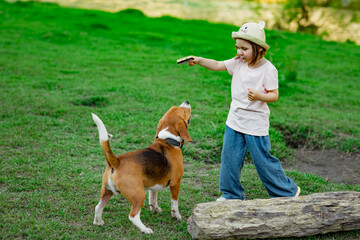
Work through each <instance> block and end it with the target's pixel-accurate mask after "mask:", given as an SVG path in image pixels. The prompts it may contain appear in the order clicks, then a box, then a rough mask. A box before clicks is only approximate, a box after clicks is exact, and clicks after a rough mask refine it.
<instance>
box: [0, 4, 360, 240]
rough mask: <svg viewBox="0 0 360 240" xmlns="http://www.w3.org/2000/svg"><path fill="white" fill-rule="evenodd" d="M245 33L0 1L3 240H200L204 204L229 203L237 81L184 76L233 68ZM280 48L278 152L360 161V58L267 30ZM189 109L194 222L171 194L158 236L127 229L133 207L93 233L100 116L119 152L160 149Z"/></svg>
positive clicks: (276, 57)
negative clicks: (166, 126)
mask: <svg viewBox="0 0 360 240" xmlns="http://www.w3.org/2000/svg"><path fill="white" fill-rule="evenodd" d="M237 29H238V27H235V26H229V25H222V24H211V23H208V22H205V21H183V20H180V19H176V18H171V17H162V18H148V17H146V16H145V15H144V14H142V13H141V12H140V11H137V10H125V11H121V12H118V13H105V12H100V11H88V10H80V9H67V8H60V7H59V6H57V5H54V4H40V3H38V2H16V3H12V4H11V3H8V2H4V1H1V0H0V32H1V34H0V56H1V57H0V129H1V133H2V134H1V141H0V156H1V158H0V160H1V166H2V167H1V174H0V184H1V188H0V189H1V194H0V204H1V236H2V238H3V239H17V238H27V239H113V238H120V239H189V235H188V234H187V230H186V227H187V226H186V219H187V218H188V217H189V216H190V214H191V211H192V209H193V207H194V205H195V204H196V203H199V202H204V201H213V200H214V199H216V198H217V197H219V195H220V194H219V190H218V177H219V164H217V163H218V162H219V161H220V152H221V146H222V137H223V131H224V126H225V125H224V124H225V120H226V116H227V113H228V109H229V104H230V101H231V96H230V76H229V75H228V74H227V73H225V72H221V73H218V72H210V71H208V70H206V69H203V68H198V67H193V68H190V67H188V66H184V65H180V66H179V65H177V64H176V59H178V58H181V57H183V56H186V55H190V54H193V55H200V56H204V57H211V58H215V59H219V60H221V59H229V58H231V57H233V56H234V54H235V52H234V49H233V45H234V42H233V40H232V39H231V37H229V36H230V35H229V33H230V32H231V31H233V30H237ZM267 39H268V42H269V44H270V45H271V46H272V48H271V49H270V51H269V53H268V56H267V57H268V58H269V59H270V60H271V61H272V62H273V63H274V64H275V66H277V68H278V69H279V77H280V80H281V82H280V86H281V88H280V99H279V101H278V102H276V103H273V104H270V108H271V111H272V115H271V125H272V128H271V129H270V137H271V141H272V150H273V153H274V154H275V155H276V156H278V157H280V158H281V159H284V158H290V157H291V153H292V150H291V149H289V146H288V143H291V142H296V143H302V144H305V142H306V144H307V146H308V147H322V148H330V147H339V149H340V150H344V151H352V152H358V151H359V149H360V146H359V141H360V140H359V139H360V138H359V130H360V125H359V121H358V119H359V117H360V116H359V112H360V111H359V106H360V102H359V98H358V93H359V91H360V89H359V85H358V83H357V81H358V79H359V77H360V73H359V68H358V61H357V59H358V57H359V54H360V48H359V46H356V45H354V44H341V43H335V42H325V41H322V40H321V39H320V38H318V37H313V36H309V35H304V34H290V33H284V32H276V31H268V32H267ZM184 100H188V101H189V102H190V103H191V105H192V109H193V116H192V123H191V125H190V134H191V136H192V139H193V140H194V143H192V144H186V145H185V147H184V156H185V163H184V167H185V174H184V177H183V182H182V188H181V193H180V204H179V206H180V212H181V213H182V215H183V220H182V221H175V220H173V219H172V218H171V213H170V212H171V208H170V200H169V191H168V190H166V191H164V192H161V193H160V194H159V203H160V206H161V207H162V209H163V212H162V213H160V214H157V215H156V216H153V214H152V213H151V212H150V210H149V206H148V204H147V203H145V206H144V208H143V211H142V212H141V216H142V220H143V222H144V223H145V224H146V225H147V226H149V227H151V228H153V230H154V231H155V234H154V235H152V236H144V235H140V234H139V232H138V230H137V229H136V228H135V227H134V226H133V225H132V224H131V223H130V222H129V221H128V218H127V215H128V212H129V210H130V206H129V203H128V202H127V201H126V200H125V199H124V198H123V197H121V196H120V197H114V198H113V199H112V200H111V201H110V203H109V204H108V205H107V207H106V208H105V212H104V221H105V225H104V226H103V227H98V226H93V225H92V220H93V213H94V207H95V205H96V204H97V202H98V197H99V194H100V193H99V191H100V186H101V178H102V172H103V170H104V168H105V166H106V161H105V159H104V157H103V154H102V151H101V149H100V146H99V143H98V133H97V129H96V126H95V124H94V123H93V121H92V119H91V115H90V113H91V112H94V113H96V114H98V116H99V117H100V118H101V119H102V120H103V121H104V123H105V125H106V127H107V129H108V131H109V132H110V133H111V134H112V135H113V137H112V139H111V145H112V148H113V150H114V152H115V153H116V154H120V153H124V152H126V151H131V150H135V149H140V148H143V147H146V146H148V145H149V144H150V143H151V142H152V140H153V138H154V135H155V131H156V125H157V121H158V120H159V119H160V118H161V116H162V115H163V114H164V113H165V112H166V111H167V110H168V109H169V108H170V107H171V106H173V105H179V104H180V103H181V102H183V101H184ZM288 139H290V140H288ZM300 145H301V144H300ZM209 163H211V164H209ZM288 174H289V176H290V177H292V178H293V179H294V180H295V182H297V183H298V184H299V185H300V186H303V187H302V193H303V194H304V195H306V194H311V193H314V192H319V191H339V190H355V191H360V186H359V185H345V184H332V183H331V182H328V181H325V180H324V179H322V178H319V177H316V176H314V175H311V174H302V173H297V172H288ZM242 179H243V183H244V186H245V188H246V189H247V192H246V193H247V198H248V199H253V198H267V197H268V195H267V193H266V192H265V190H264V188H263V186H262V184H261V182H260V180H259V178H258V176H257V173H256V170H255V169H254V167H253V166H252V165H247V166H245V167H244V170H243V173H242ZM334 236H338V235H336V234H331V235H328V236H326V237H324V238H322V237H319V238H318V239H333V237H334ZM341 236H346V237H348V236H350V237H356V236H358V233H357V232H350V233H344V234H343V235H341V234H340V237H341ZM310 239H311V238H310ZM349 239H350V238H349Z"/></svg>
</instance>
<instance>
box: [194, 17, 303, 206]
mask: <svg viewBox="0 0 360 240" xmlns="http://www.w3.org/2000/svg"><path fill="white" fill-rule="evenodd" d="M264 27H265V23H264V22H260V23H253V22H250V23H246V24H244V25H243V26H241V28H240V29H239V31H238V32H233V33H232V38H233V39H234V40H235V41H236V44H235V48H236V50H237V54H236V57H235V58H233V59H229V60H226V61H216V60H212V59H206V58H202V57H194V60H193V61H191V62H189V65H190V66H194V65H196V64H199V65H200V66H203V67H205V68H208V69H210V70H214V71H228V72H229V74H230V75H232V82H231V96H232V102H231V106H230V111H229V115H228V117H227V120H226V129H225V134H224V142H223V149H222V153H221V167H220V190H221V192H222V196H221V197H220V198H218V199H217V201H223V200H227V199H242V200H245V195H244V191H245V189H244V188H243V186H242V185H241V183H240V173H241V169H242V167H243V165H244V159H245V154H246V151H247V149H248V150H249V152H250V155H251V158H252V160H253V162H254V165H255V167H256V170H257V172H258V174H259V177H260V179H261V181H262V183H263V184H264V186H265V188H266V190H267V192H268V193H269V195H270V197H292V196H298V195H299V194H300V188H299V187H298V186H296V184H295V183H294V182H293V180H292V179H290V178H288V177H287V176H286V175H285V172H284V170H283V168H282V167H281V163H280V161H279V159H277V158H275V157H274V156H272V155H271V154H270V140H269V115H270V110H269V107H268V106H267V103H271V102H275V101H277V99H278V96H279V91H278V72H277V70H276V68H275V67H274V65H273V64H271V62H269V61H268V60H266V59H265V58H264V56H265V53H266V51H267V50H268V49H269V48H270V46H269V45H268V44H266V42H265V31H264Z"/></svg>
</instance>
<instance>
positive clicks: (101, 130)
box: [91, 113, 109, 143]
mask: <svg viewBox="0 0 360 240" xmlns="http://www.w3.org/2000/svg"><path fill="white" fill-rule="evenodd" d="M91 116H92V119H93V120H94V122H95V123H96V126H97V128H98V131H99V140H100V143H101V141H108V140H109V136H108V132H107V130H106V128H105V125H104V123H103V122H102V121H101V119H100V118H99V117H98V116H96V114H94V113H91Z"/></svg>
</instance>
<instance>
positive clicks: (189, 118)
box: [188, 116, 191, 125]
mask: <svg viewBox="0 0 360 240" xmlns="http://www.w3.org/2000/svg"><path fill="white" fill-rule="evenodd" d="M190 119H191V116H190V117H189V119H188V125H189V124H190Z"/></svg>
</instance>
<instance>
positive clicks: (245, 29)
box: [240, 26, 248, 33]
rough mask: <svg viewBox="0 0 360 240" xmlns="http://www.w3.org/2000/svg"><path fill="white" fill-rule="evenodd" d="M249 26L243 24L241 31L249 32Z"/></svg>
mask: <svg viewBox="0 0 360 240" xmlns="http://www.w3.org/2000/svg"><path fill="white" fill-rule="evenodd" d="M247 28H248V27H247V26H243V27H242V28H241V29H240V31H241V32H243V33H247V32H248V29H247Z"/></svg>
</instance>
